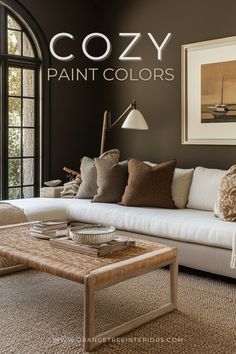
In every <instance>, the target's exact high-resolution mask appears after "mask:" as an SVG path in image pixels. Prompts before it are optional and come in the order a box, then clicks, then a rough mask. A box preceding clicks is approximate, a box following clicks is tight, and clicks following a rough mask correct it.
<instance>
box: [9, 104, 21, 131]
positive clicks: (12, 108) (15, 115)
mask: <svg viewBox="0 0 236 354" xmlns="http://www.w3.org/2000/svg"><path fill="white" fill-rule="evenodd" d="M8 104H9V122H8V124H9V125H10V126H20V125H21V99H20V98H12V97H11V98H9V101H8Z"/></svg>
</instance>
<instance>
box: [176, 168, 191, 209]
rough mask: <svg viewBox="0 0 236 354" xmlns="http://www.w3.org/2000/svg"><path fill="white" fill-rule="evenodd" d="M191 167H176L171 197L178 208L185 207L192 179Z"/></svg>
mask: <svg viewBox="0 0 236 354" xmlns="http://www.w3.org/2000/svg"><path fill="white" fill-rule="evenodd" d="M193 171H194V169H193V168H190V169H183V168H176V169H175V172H174V177H173V182H172V185H171V192H172V198H173V200H174V202H175V206H176V207H177V208H179V209H183V208H186V205H187V203H188V196H189V190H190V187H191V183H192V179H193Z"/></svg>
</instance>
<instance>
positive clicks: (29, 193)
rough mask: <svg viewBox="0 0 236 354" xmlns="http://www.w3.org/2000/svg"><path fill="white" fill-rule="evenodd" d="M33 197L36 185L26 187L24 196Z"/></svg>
mask: <svg viewBox="0 0 236 354" xmlns="http://www.w3.org/2000/svg"><path fill="white" fill-rule="evenodd" d="M33 197H34V187H24V188H23V198H33Z"/></svg>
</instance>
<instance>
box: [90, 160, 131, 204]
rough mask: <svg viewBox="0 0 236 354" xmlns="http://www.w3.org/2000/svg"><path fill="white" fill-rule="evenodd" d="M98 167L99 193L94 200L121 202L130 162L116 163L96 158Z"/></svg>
mask: <svg viewBox="0 0 236 354" xmlns="http://www.w3.org/2000/svg"><path fill="white" fill-rule="evenodd" d="M95 165H96V169H97V186H98V189H97V194H96V195H95V196H94V198H93V202H100V203H119V202H120V201H121V199H122V196H123V194H124V191H125V187H126V185H127V181H128V162H127V161H122V162H119V163H116V164H114V163H113V162H112V161H109V160H106V159H95Z"/></svg>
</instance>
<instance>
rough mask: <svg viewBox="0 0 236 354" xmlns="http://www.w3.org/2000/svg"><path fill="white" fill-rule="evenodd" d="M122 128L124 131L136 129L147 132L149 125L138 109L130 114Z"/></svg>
mask: <svg viewBox="0 0 236 354" xmlns="http://www.w3.org/2000/svg"><path fill="white" fill-rule="evenodd" d="M122 128H124V129H136V130H147V129H148V125H147V123H146V121H145V119H144V117H143V115H142V113H141V112H140V111H139V110H138V109H132V111H131V112H130V113H129V114H128V117H127V118H126V120H125V121H124V123H123V125H122Z"/></svg>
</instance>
